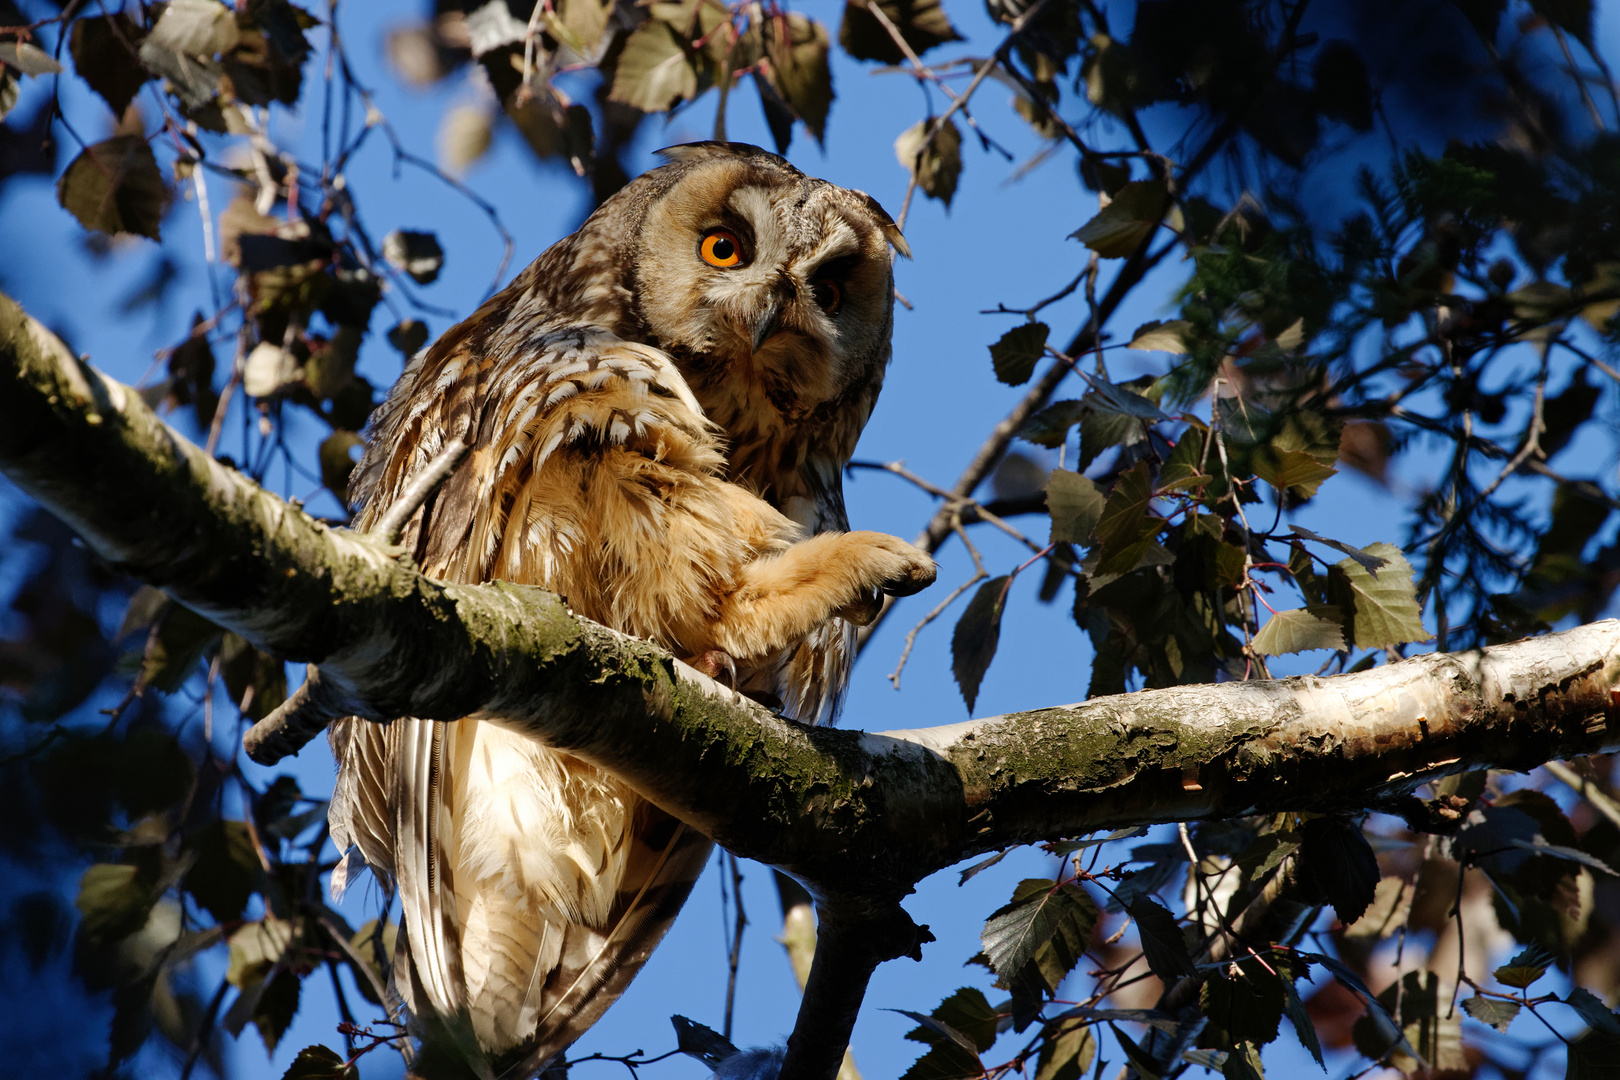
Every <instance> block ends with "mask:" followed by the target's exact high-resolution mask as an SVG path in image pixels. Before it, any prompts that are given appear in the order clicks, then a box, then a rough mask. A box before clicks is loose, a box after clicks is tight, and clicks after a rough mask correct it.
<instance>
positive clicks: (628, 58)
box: [608, 21, 697, 112]
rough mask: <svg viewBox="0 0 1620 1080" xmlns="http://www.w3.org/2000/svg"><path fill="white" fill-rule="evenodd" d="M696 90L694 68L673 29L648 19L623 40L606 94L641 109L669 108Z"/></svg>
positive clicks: (656, 110) (650, 110) (654, 110)
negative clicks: (611, 81) (621, 50)
mask: <svg viewBox="0 0 1620 1080" xmlns="http://www.w3.org/2000/svg"><path fill="white" fill-rule="evenodd" d="M696 93H697V71H696V69H694V68H693V67H692V61H691V60H690V59H689V58H688V57H687V55H686V50H685V49H684V48H683V47H682V45H681V42H680V39H678V38H677V37H676V36H675V31H673V30H671V29H670V28H669V27H668V26H667V25H666V24H664V23H661V22H653V21H649V22H646V23H643V24H642V25H641V28H640V29H638V30H637V31H636V32H635V33H633V34H631V35H630V38H629V40H628V41H626V42H625V43H624V52H622V53H620V54H619V66H618V69H617V70H616V71H615V72H614V75H613V90H612V92H611V93H610V94H609V95H608V96H609V97H610V98H612V100H614V101H617V102H619V103H621V104H624V105H634V106H635V107H636V108H638V109H640V110H641V111H643V112H668V111H669V110H670V109H672V108H673V107H674V106H675V105H676V104H677V103H678V102H682V101H690V100H691V99H692V97H693V95H695V94H696Z"/></svg>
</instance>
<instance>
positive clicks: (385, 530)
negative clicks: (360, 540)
mask: <svg viewBox="0 0 1620 1080" xmlns="http://www.w3.org/2000/svg"><path fill="white" fill-rule="evenodd" d="M468 449H469V447H468V445H467V443H465V442H463V441H462V440H461V439H451V440H450V441H449V442H448V443H446V444H445V446H444V449H442V450H440V451H439V452H438V453H437V454H435V455H433V460H431V461H429V462H428V463H427V464H426V465H424V466H422V469H421V471H420V472H418V473H417V474H416V475H415V476H413V477H411V480H410V483H408V484H406V485H405V490H404V491H402V492H400V496H399V499H398V500H397V501H395V502H394V504H393V505H392V506H390V507H389V508H388V511H387V513H385V514H383V516H382V518H381V519H380V520H378V522H377V524H376V525H374V526H372V528H371V535H372V536H374V537H376V538H377V539H378V540H381V541H382V542H383V543H385V544H397V543H399V534H400V533H401V532H402V531H403V530H404V528H405V523H406V522H408V521H410V520H411V516H412V515H413V514H415V513H416V511H417V510H418V509H420V508H421V506H422V504H423V503H425V502H427V500H428V497H429V496H430V495H432V494H433V492H434V491H436V490H437V489H438V487H439V485H440V484H442V483H444V481H445V479H446V478H447V477H449V475H450V473H451V472H452V471H453V470H454V469H455V467H456V466H457V465H458V464H459V463H460V462H461V459H462V458H463V457H465V456H466V454H467V450H468Z"/></svg>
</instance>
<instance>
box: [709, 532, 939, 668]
mask: <svg viewBox="0 0 1620 1080" xmlns="http://www.w3.org/2000/svg"><path fill="white" fill-rule="evenodd" d="M935 572H936V568H935V566H934V560H933V559H931V558H929V557H928V555H927V554H926V553H925V552H923V551H922V550H921V549H919V548H915V547H913V546H912V545H910V544H908V543H906V542H905V541H904V540H901V539H899V538H897V537H893V536H888V535H885V534H883V533H875V532H852V533H821V534H820V535H818V536H812V537H810V538H809V539H808V540H801V541H799V542H798V543H796V544H793V545H792V546H791V547H789V548H788V549H787V550H786V551H784V552H783V553H781V554H780V555H773V556H769V557H767V558H762V559H757V560H755V561H753V562H751V563H748V564H747V565H745V566H744V567H743V568H742V569H741V571H740V572H739V574H738V579H737V584H736V587H735V589H733V591H732V592H731V593H729V594H728V595H726V596H724V597H723V598H722V600H721V604H720V609H719V612H718V616H717V618H716V619H715V621H714V625H713V627H712V630H713V635H714V636H713V640H714V643H715V645H717V646H718V647H719V648H720V649H721V650H723V651H725V652H727V653H729V654H731V655H732V656H735V657H748V656H760V655H763V654H765V653H769V652H774V651H776V650H777V649H780V648H782V647H784V646H785V645H787V644H788V643H789V642H792V641H795V640H797V639H798V638H800V637H802V636H803V635H805V634H807V633H809V632H810V631H811V630H814V629H815V628H816V627H817V626H820V625H821V624H822V623H824V622H826V621H827V620H828V619H830V618H832V617H834V616H837V615H843V614H855V613H857V612H860V611H864V610H865V609H867V608H868V607H869V606H870V604H871V602H872V598H874V597H875V596H876V595H877V594H878V593H879V592H880V591H881V592H887V593H892V594H894V595H896V596H909V595H910V594H911V593H914V592H917V591H918V590H919V589H923V588H925V587H927V586H928V585H930V584H932V583H933V580H934V574H935Z"/></svg>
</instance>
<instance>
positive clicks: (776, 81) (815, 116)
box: [755, 11, 833, 142]
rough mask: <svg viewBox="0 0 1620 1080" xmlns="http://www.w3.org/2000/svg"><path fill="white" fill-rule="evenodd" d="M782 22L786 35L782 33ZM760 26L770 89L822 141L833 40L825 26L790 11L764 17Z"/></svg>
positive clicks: (829, 100) (829, 101) (828, 106)
mask: <svg viewBox="0 0 1620 1080" xmlns="http://www.w3.org/2000/svg"><path fill="white" fill-rule="evenodd" d="M784 25H785V27H786V29H787V34H786V36H785V37H784V36H783V35H782V34H781V30H782V28H783V26H784ZM762 29H763V32H764V37H765V53H766V56H767V58H768V59H769V61H770V70H769V72H768V74H767V78H768V79H769V80H770V84H771V86H772V88H773V89H775V90H776V92H777V94H778V95H780V97H781V98H782V100H783V101H785V102H786V103H787V105H788V107H789V108H791V109H792V110H793V113H794V115H796V116H797V117H798V118H799V119H800V120H802V121H804V126H805V130H807V131H809V132H810V134H811V136H812V137H813V138H815V139H816V141H817V142H820V141H822V139H823V136H824V135H825V134H826V131H827V112H828V110H829V109H831V108H832V101H833V86H832V68H831V67H829V66H828V63H827V54H828V52H830V51H831V48H832V43H831V41H830V40H829V39H828V36H827V28H826V27H825V26H823V25H822V24H821V23H819V22H817V21H816V20H814V19H808V18H806V17H805V16H803V15H801V14H799V13H798V12H796V11H792V12H787V13H786V16H785V18H777V19H767V20H766V21H765V24H764V26H763V27H762ZM755 77H756V78H758V76H757V75H756V76H755Z"/></svg>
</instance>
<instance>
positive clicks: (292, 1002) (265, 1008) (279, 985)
mask: <svg viewBox="0 0 1620 1080" xmlns="http://www.w3.org/2000/svg"><path fill="white" fill-rule="evenodd" d="M301 985H302V984H301V981H300V980H299V978H298V976H297V975H295V974H293V973H292V972H291V971H288V970H287V969H286V968H282V969H280V970H279V971H277V972H276V974H275V977H274V978H272V979H271V980H270V981H269V982H268V983H266V984H265V987H264V990H263V991H262V992H261V993H260V994H259V1000H258V1003H257V1005H256V1006H255V1008H254V1010H253V1026H254V1027H256V1028H258V1029H259V1038H261V1039H263V1040H264V1052H265V1053H266V1054H272V1055H273V1054H274V1053H275V1052H276V1044H277V1043H279V1042H280V1041H281V1037H282V1036H283V1035H285V1034H286V1033H287V1028H289V1027H290V1026H292V1022H293V1017H295V1016H297V1015H298V996H299V989H300V987H301Z"/></svg>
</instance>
